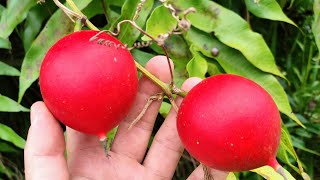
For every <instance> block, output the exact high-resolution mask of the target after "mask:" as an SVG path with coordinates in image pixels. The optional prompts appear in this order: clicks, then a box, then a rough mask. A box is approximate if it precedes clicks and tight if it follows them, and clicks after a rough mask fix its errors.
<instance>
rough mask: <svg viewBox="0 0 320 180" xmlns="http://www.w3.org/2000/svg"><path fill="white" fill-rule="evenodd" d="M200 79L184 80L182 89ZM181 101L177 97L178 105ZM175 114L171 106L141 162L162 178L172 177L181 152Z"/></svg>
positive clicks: (181, 147)
mask: <svg viewBox="0 0 320 180" xmlns="http://www.w3.org/2000/svg"><path fill="white" fill-rule="evenodd" d="M200 81H201V79H200V78H190V79H188V80H186V81H185V82H184V84H183V86H182V89H183V90H185V91H189V90H191V89H192V88H193V87H194V86H195V85H196V84H198V83H199V82H200ZM181 102H182V98H181V97H177V99H176V103H177V105H178V106H179V105H180V103H181ZM176 115H177V113H176V112H175V110H174V109H173V108H172V109H171V110H170V112H169V114H168V116H167V118H166V120H165V121H164V123H163V124H162V126H161V128H160V129H159V131H158V132H157V134H156V136H155V138H154V139H153V142H152V145H151V147H150V149H149V152H148V154H147V156H146V158H145V160H144V162H143V165H144V166H145V167H146V168H148V169H150V170H151V171H153V173H154V174H156V175H158V176H161V178H164V179H171V178H172V176H173V174H174V172H175V169H176V167H177V164H178V162H179V159H180V157H181V154H182V152H183V145H182V143H181V141H180V138H179V135H178V132H177V128H176ZM159 162H161V164H160V163H159Z"/></svg>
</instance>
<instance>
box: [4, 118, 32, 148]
mask: <svg viewBox="0 0 320 180" xmlns="http://www.w3.org/2000/svg"><path fill="white" fill-rule="evenodd" d="M0 139H2V140H5V141H8V142H11V143H12V144H14V145H15V146H17V147H19V148H21V149H23V148H24V145H25V143H26V142H25V140H24V139H23V138H22V137H20V136H19V135H18V134H16V133H15V132H14V131H13V130H12V129H11V128H10V127H8V126H6V125H4V124H1V123H0Z"/></svg>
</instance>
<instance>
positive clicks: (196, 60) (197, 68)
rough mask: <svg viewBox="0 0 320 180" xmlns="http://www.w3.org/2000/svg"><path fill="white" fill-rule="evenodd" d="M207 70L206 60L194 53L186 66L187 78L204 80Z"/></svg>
mask: <svg viewBox="0 0 320 180" xmlns="http://www.w3.org/2000/svg"><path fill="white" fill-rule="evenodd" d="M207 70H208V63H207V60H206V59H205V58H204V57H202V55H201V54H200V53H195V54H194V56H193V58H192V59H191V60H190V61H189V63H188V64H187V71H188V73H189V77H199V78H202V79H204V78H205V75H206V73H207Z"/></svg>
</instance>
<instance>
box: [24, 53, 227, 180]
mask: <svg viewBox="0 0 320 180" xmlns="http://www.w3.org/2000/svg"><path fill="white" fill-rule="evenodd" d="M171 63H172V62H171ZM172 65H173V63H172ZM146 68H147V69H148V70H149V71H150V72H151V73H152V74H154V75H155V76H157V77H158V78H159V79H160V80H162V81H164V82H170V72H169V67H168V64H167V60H166V58H165V57H164V56H156V57H154V58H152V59H151V60H150V61H149V62H148V63H147V65H146ZM200 81H201V79H199V78H190V79H188V80H186V81H185V82H184V84H183V86H182V89H184V90H185V91H189V90H190V89H191V88H192V87H193V86H195V85H196V84H197V83H199V82H200ZM158 92H161V90H160V88H159V87H157V86H156V85H155V84H153V83H152V82H151V81H150V80H149V79H148V78H146V77H144V76H142V78H140V80H139V90H138V94H137V97H136V100H135V104H134V105H133V107H132V109H131V111H130V113H129V114H128V116H127V118H126V119H125V120H124V121H122V122H121V123H120V125H119V127H118V131H117V134H116V136H115V139H114V141H113V143H112V146H111V150H110V151H109V152H108V154H109V157H106V156H105V154H104V150H103V148H102V147H101V145H100V143H99V140H98V138H97V137H96V136H92V135H87V134H83V133H80V132H78V131H75V130H73V129H70V128H67V130H66V138H65V137H64V134H63V130H62V128H61V126H60V124H59V123H58V121H57V120H56V119H55V118H54V117H53V115H52V114H51V113H50V112H49V110H48V109H47V108H46V106H45V104H44V103H43V102H36V103H35V104H33V105H32V107H31V127H30V129H29V133H28V138H27V143H26V147H25V151H24V155H25V177H26V179H27V180H43V179H46V180H57V179H58V180H67V179H72V180H100V179H101V180H103V179H112V180H128V179H130V180H136V179H137V180H140V179H141V180H144V179H152V180H157V179H172V177H173V174H174V172H175V169H176V167H177V164H178V162H179V159H180V157H181V155H182V152H183V150H184V148H183V145H182V144H181V141H180V139H179V136H178V132H177V129H176V112H175V111H174V110H173V109H171V110H170V112H169V114H168V116H167V118H166V119H165V121H164V122H163V124H162V126H161V128H160V129H159V131H158V132H157V134H156V135H155V137H154V139H153V142H152V145H151V147H150V148H149V150H148V152H147V146H148V143H149V139H150V136H151V133H152V129H153V126H154V123H155V119H156V117H157V114H158V111H159V108H160V105H161V101H155V102H153V103H152V104H151V106H150V107H149V108H148V110H147V111H146V113H145V115H144V116H143V117H142V118H141V120H140V121H139V122H138V123H137V124H135V125H134V126H133V127H132V128H131V129H130V130H128V127H129V125H130V123H131V122H132V121H133V119H135V117H137V116H138V114H139V113H140V112H141V110H142V109H143V106H144V105H145V103H146V100H147V99H148V98H149V97H150V96H152V95H154V94H156V93H158ZM181 101H182V98H181V97H178V98H177V99H176V103H177V105H178V106H179V105H180V103H181ZM65 152H66V153H67V158H66V156H65ZM146 152H147V153H146ZM211 173H212V175H213V177H214V179H217V180H220V179H226V177H227V175H228V173H227V172H222V171H217V170H214V169H211ZM203 177H204V175H203V170H202V166H199V167H197V168H196V169H195V170H194V171H193V172H192V173H191V175H190V176H189V178H188V180H198V179H203Z"/></svg>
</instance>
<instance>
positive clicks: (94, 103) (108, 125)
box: [39, 30, 138, 138]
mask: <svg viewBox="0 0 320 180" xmlns="http://www.w3.org/2000/svg"><path fill="white" fill-rule="evenodd" d="M96 34H97V31H91V30H88V31H79V32H75V33H72V34H69V35H67V36H65V37H63V38H62V39H60V40H59V41H58V42H57V43H56V44H54V45H53V46H52V47H51V49H50V50H49V51H48V52H47V54H46V56H45V58H44V60H43V63H42V65H41V69H40V79H39V80H40V89H41V93H42V97H43V100H44V102H45V104H46V105H47V107H48V109H49V110H50V111H51V113H52V114H53V115H54V116H55V117H56V118H57V119H58V120H60V121H61V122H62V123H63V124H65V125H67V126H69V127H71V128H73V129H75V130H78V131H81V132H84V133H88V134H94V135H97V136H99V137H100V138H102V137H105V134H106V133H107V132H108V131H109V130H111V129H112V128H114V127H115V126H117V125H118V124H119V122H120V121H121V120H123V119H124V118H125V116H126V115H127V113H128V111H129V109H130V108H131V106H132V104H133V102H134V100H135V96H136V94H137V89H138V76H137V71H136V67H135V63H134V60H133V58H132V56H131V54H130V52H129V51H128V50H127V49H123V48H121V47H119V48H116V45H119V44H121V42H120V41H118V40H117V39H116V38H114V37H112V36H110V35H108V34H106V33H103V34H100V35H99V36H98V39H100V38H103V39H105V40H109V41H110V42H113V43H115V44H114V45H111V46H105V45H100V44H98V43H97V40H95V41H92V42H90V41H89V39H90V38H91V37H93V36H94V35H96ZM121 45H122V44H121Z"/></svg>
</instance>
